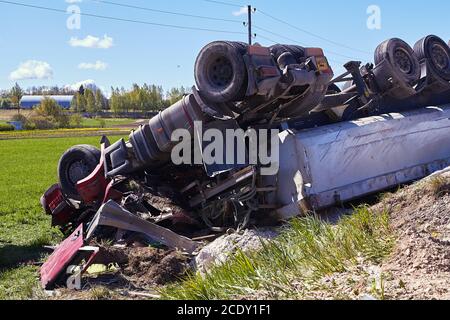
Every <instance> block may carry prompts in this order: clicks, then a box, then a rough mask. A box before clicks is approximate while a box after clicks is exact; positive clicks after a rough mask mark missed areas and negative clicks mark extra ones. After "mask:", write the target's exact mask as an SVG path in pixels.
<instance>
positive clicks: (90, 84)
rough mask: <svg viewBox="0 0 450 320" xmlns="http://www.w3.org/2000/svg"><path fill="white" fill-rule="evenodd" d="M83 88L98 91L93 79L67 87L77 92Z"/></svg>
mask: <svg viewBox="0 0 450 320" xmlns="http://www.w3.org/2000/svg"><path fill="white" fill-rule="evenodd" d="M81 86H83V87H84V88H89V89H91V90H97V88H98V87H97V85H96V84H95V81H94V80H92V79H89V80H84V81H80V82H77V83H74V84H68V85H66V86H65V87H66V88H68V89H71V90H74V91H77V90H78V89H80V87H81Z"/></svg>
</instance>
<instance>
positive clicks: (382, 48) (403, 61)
mask: <svg viewBox="0 0 450 320" xmlns="http://www.w3.org/2000/svg"><path fill="white" fill-rule="evenodd" d="M384 59H388V60H389V61H390V62H391V63H392V65H393V66H394V72H395V73H396V75H397V76H398V77H399V78H400V79H403V80H404V81H405V82H406V83H408V84H410V85H413V84H415V83H417V81H419V79H420V63H419V59H417V56H416V55H415V54H414V50H413V49H412V48H411V46H410V45H409V44H407V43H406V42H405V41H403V40H401V39H398V38H392V39H389V40H386V41H384V42H383V43H381V44H380V45H379V46H378V47H377V49H376V50H375V64H379V63H380V62H382V61H383V60H384Z"/></svg>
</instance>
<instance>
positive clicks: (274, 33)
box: [253, 26, 360, 63]
mask: <svg viewBox="0 0 450 320" xmlns="http://www.w3.org/2000/svg"><path fill="white" fill-rule="evenodd" d="M253 28H255V29H257V30H261V31H263V32H266V33H269V34H271V35H274V36H277V37H279V38H283V39H285V40H288V41H292V42H294V43H296V44H299V45H301V46H304V47H305V46H307V45H305V44H304V43H302V42H299V41H297V40H295V39H292V38H289V37H286V36H284V35H282V34H279V33H276V32H273V31H270V30H267V29H265V28H261V27H258V26H253ZM326 51H327V52H328V53H330V54H333V55H335V56H339V57H342V58H346V59H350V60H360V59H355V58H354V57H350V56H346V55H344V54H340V53H338V52H334V51H331V50H326ZM339 63H341V62H339Z"/></svg>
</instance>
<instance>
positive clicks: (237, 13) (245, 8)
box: [233, 7, 248, 17]
mask: <svg viewBox="0 0 450 320" xmlns="http://www.w3.org/2000/svg"><path fill="white" fill-rule="evenodd" d="M247 13H248V8H247V7H242V8H240V9H239V10H238V11H234V12H233V16H235V17H239V16H242V15H244V14H247Z"/></svg>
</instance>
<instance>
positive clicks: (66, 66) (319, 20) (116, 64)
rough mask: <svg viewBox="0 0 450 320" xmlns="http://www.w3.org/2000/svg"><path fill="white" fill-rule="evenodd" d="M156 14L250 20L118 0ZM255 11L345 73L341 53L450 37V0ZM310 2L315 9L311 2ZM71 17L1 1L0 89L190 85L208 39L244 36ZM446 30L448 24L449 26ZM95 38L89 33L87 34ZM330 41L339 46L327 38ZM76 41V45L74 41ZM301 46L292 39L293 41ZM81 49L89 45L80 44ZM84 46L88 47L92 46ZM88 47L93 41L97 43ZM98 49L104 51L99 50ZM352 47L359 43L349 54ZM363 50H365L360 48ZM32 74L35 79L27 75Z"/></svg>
mask: <svg viewBox="0 0 450 320" xmlns="http://www.w3.org/2000/svg"><path fill="white" fill-rule="evenodd" d="M11 1H13V2H20V3H25V4H33V5H38V6H46V7H51V8H57V9H61V10H66V9H67V8H68V7H69V5H70V4H69V3H67V2H75V5H77V6H78V7H79V8H80V9H81V12H83V13H90V14H99V15H105V16H112V17H117V18H122V19H133V20H141V21H148V22H152V23H162V24H174V25H182V26H188V27H197V28H208V29H217V30H224V31H231V32H243V33H245V32H246V28H245V27H244V26H243V25H241V24H240V23H234V22H224V21H223V22H222V21H210V20H204V19H197V18H188V17H180V16H175V15H167V14H162V13H156V12H149V11H144V10H137V9H132V8H123V7H117V6H113V5H109V4H105V3H98V2H96V1H94V0H82V1H80V0H11ZM111 1H113V2H119V3H126V4H129V5H136V6H142V7H148V8H152V9H158V10H167V11H175V12H182V13H186V14H193V15H202V16H210V17H217V18H222V19H234V20H238V21H240V20H242V21H243V20H245V19H246V16H245V15H242V16H236V15H233V12H236V11H239V5H243V4H244V5H245V4H247V3H246V2H245V1H241V0H236V1H234V0H223V1H225V2H228V3H235V4H236V5H237V6H236V7H233V6H226V5H220V4H217V3H211V2H207V1H204V0H189V1H186V0H184V1H183V0H172V1H163V0H152V1H144V0H130V1H124V0H111ZM250 3H251V4H252V5H253V6H254V7H256V8H257V9H260V10H262V11H263V12H265V13H268V14H270V15H272V16H275V17H277V18H279V19H282V20H285V21H286V22H288V23H290V24H292V25H295V26H298V27H299V28H302V29H304V30H307V31H309V32H311V33H314V34H316V35H319V36H320V37H316V36H313V35H311V34H307V33H304V32H300V31H299V30H296V29H294V28H291V27H289V26H286V25H283V24H281V23H279V22H277V21H274V20H273V19H270V18H269V17H267V16H265V15H263V14H261V13H259V12H256V13H255V14H254V15H253V20H254V24H255V26H256V27H261V28H263V29H265V30H268V31H271V32H272V33H277V34H283V35H284V36H285V37H288V38H290V39H292V40H296V41H298V42H300V43H303V44H305V45H308V46H319V47H322V48H324V49H325V53H326V54H327V56H328V58H329V59H330V61H331V64H332V66H333V68H334V69H335V71H336V72H339V71H342V63H343V62H345V61H347V60H349V59H347V58H345V57H343V56H348V57H353V58H354V59H359V60H363V61H364V62H369V61H372V60H373V54H372V53H373V51H374V49H375V47H376V46H377V45H378V44H379V43H380V42H382V41H383V40H385V39H387V38H390V37H400V38H402V39H404V40H406V41H407V42H409V43H410V44H411V45H413V44H414V43H415V41H417V40H418V39H419V38H421V37H423V36H425V35H427V34H437V35H439V36H441V37H442V38H443V39H444V40H446V41H447V40H450V28H448V21H447V20H448V12H449V11H450V2H448V1H442V0H428V1H426V2H424V1H407V0H397V1H388V0H372V1H366V0H347V1H335V0H333V1H331V0H323V1H311V2H307V1H298V0H297V1H291V0H278V1H267V0H252V1H250ZM308 3H312V5H310V6H308ZM370 5H377V6H378V7H379V8H380V9H381V29H380V30H370V29H368V27H367V24H366V23H367V19H368V16H369V15H368V14H367V8H368V7H369V6H370ZM68 17H69V15H68V14H64V13H58V12H48V11H42V10H38V9H32V8H26V7H21V6H14V5H11V4H5V3H1V2H0V30H2V32H1V33H0V50H1V57H2V61H1V63H0V88H1V89H6V88H9V87H11V86H12V85H13V84H14V82H15V81H17V82H18V83H19V84H20V85H21V86H22V87H25V88H27V87H31V86H33V85H36V86H38V85H53V84H57V85H60V86H62V85H68V84H74V83H78V82H81V81H85V80H88V79H92V80H94V81H95V83H96V84H97V85H99V86H100V87H103V88H109V87H110V86H124V87H126V88H127V87H130V86H131V84H132V83H139V84H142V83H144V82H146V83H150V84H160V85H162V86H163V87H164V88H165V89H169V88H170V87H172V86H181V85H184V86H191V85H192V84H193V83H194V79H193V66H194V62H195V58H196V55H197V53H198V51H199V50H200V49H201V48H202V46H204V45H205V44H207V43H208V42H210V41H214V40H219V39H229V40H241V41H246V39H247V36H246V35H245V34H242V35H241V34H226V33H214V32H204V31H194V30H180V29H175V28H166V27H158V26H151V25H143V24H134V23H129V22H120V21H111V20H104V19H98V18H92V17H85V16H81V28H80V29H79V30H69V29H68V28H67V27H66V21H67V19H68ZM446 25H447V27H444V26H446ZM254 32H255V33H257V38H256V39H255V40H254V41H258V42H260V43H261V44H263V45H270V44H271V42H270V41H268V40H266V39H263V38H261V37H258V34H259V35H260V36H265V37H266V38H270V39H272V40H275V41H277V42H280V43H289V42H291V43H292V41H288V40H286V39H282V38H280V37H278V36H277V35H274V34H270V33H267V32H263V31H261V29H256V30H254ZM88 37H89V38H88ZM322 38H326V39H330V40H332V41H334V42H337V43H340V44H342V46H338V45H336V44H334V43H330V42H328V41H325V40H324V39H322ZM71 39H72V42H71ZM293 44H295V43H293ZM80 45H84V46H80ZM86 46H87V47H86ZM89 46H91V47H92V46H94V47H95V48H91V47H89ZM98 47H101V48H98ZM347 47H352V48H357V49H359V50H360V51H358V50H352V49H349V48H347ZM361 51H362V52H361ZM26 78H28V79H26Z"/></svg>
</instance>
